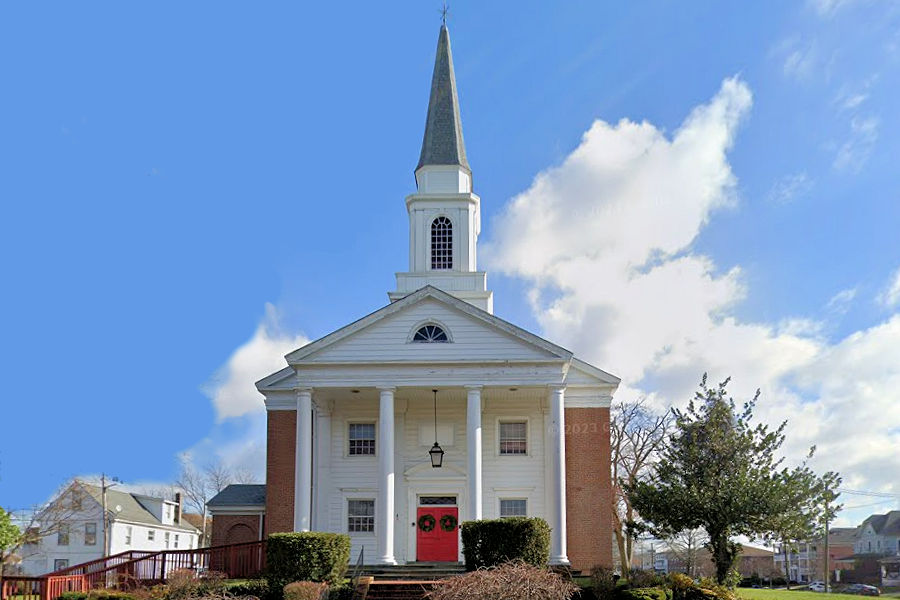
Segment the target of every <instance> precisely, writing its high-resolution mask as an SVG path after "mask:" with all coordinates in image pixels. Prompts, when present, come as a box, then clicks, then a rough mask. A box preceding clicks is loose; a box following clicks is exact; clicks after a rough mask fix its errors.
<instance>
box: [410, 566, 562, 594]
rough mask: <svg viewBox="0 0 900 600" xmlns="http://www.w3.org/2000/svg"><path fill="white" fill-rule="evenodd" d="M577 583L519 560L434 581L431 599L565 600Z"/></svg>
mask: <svg viewBox="0 0 900 600" xmlns="http://www.w3.org/2000/svg"><path fill="white" fill-rule="evenodd" d="M576 591H578V586H576V585H575V584H573V583H572V582H570V581H566V580H565V579H563V577H562V576H560V575H557V574H556V573H554V572H552V571H550V570H549V569H547V568H539V567H534V566H532V565H528V564H526V563H524V562H522V561H515V562H508V563H506V564H503V565H500V566H498V567H492V568H489V569H480V570H478V571H472V572H471V573H466V574H465V575H461V576H459V577H450V578H449V579H445V580H443V581H439V582H437V583H436V584H435V587H434V589H433V590H432V591H430V592H428V594H427V596H428V598H430V599H431V600H520V599H522V600H569V599H570V598H572V596H573V595H575V592H576Z"/></svg>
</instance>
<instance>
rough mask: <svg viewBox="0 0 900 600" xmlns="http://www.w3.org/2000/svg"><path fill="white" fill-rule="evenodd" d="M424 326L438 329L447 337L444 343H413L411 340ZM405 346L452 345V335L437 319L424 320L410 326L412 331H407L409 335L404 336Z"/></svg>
mask: <svg viewBox="0 0 900 600" xmlns="http://www.w3.org/2000/svg"><path fill="white" fill-rule="evenodd" d="M426 325H434V326H435V327H440V328H441V329H442V330H443V331H444V335H446V336H447V341H446V342H414V341H413V339H414V338H415V337H416V334H417V333H418V332H419V330H420V329H422V328H423V327H425V326H426ZM406 343H407V344H428V343H432V344H452V343H453V334H452V333H451V332H450V328H449V327H447V326H446V325H445V324H444V323H442V322H441V321H438V320H437V319H425V320H424V321H419V322H418V323H416V324H415V325H413V326H412V329H410V330H409V335H407V336H406Z"/></svg>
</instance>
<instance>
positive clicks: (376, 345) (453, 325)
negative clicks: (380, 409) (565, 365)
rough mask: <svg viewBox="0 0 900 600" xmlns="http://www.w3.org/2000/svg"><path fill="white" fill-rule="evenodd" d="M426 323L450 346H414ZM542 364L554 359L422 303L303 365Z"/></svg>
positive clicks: (479, 323)
mask: <svg viewBox="0 0 900 600" xmlns="http://www.w3.org/2000/svg"><path fill="white" fill-rule="evenodd" d="M428 322H435V323H438V324H440V325H443V326H444V327H445V328H446V329H447V331H448V333H449V335H450V337H451V339H452V340H453V341H452V342H451V343H446V344H443V343H436V344H413V343H409V339H410V338H411V336H412V333H413V331H414V329H415V328H417V327H418V326H419V325H422V324H424V323H428ZM498 357H502V358H503V359H504V360H547V359H553V358H557V357H555V356H553V355H552V354H550V353H549V352H547V351H546V350H544V349H542V348H539V347H537V346H535V345H533V344H531V343H528V342H526V341H524V340H522V339H519V338H517V337H515V336H513V335H510V334H508V333H506V332H504V331H501V330H499V329H497V328H496V327H493V326H491V325H489V324H488V323H485V322H484V321H481V320H479V319H476V318H474V317H472V316H470V315H467V314H465V313H463V312H462V311H459V310H457V309H456V308H454V307H452V306H448V305H447V304H444V303H442V302H438V301H437V300H434V299H432V298H426V299H424V300H422V301H421V302H419V303H417V304H414V305H412V306H409V307H407V308H406V309H404V310H402V311H400V312H398V313H397V314H393V315H390V316H388V317H385V318H384V319H382V320H380V321H378V322H376V323H373V324H372V325H370V326H369V327H367V328H365V329H363V330H361V331H358V332H356V333H355V334H354V335H352V336H350V337H348V338H345V339H343V340H340V341H338V342H336V343H334V344H333V345H331V346H327V347H325V348H323V349H322V350H320V351H319V352H316V353H315V354H313V355H311V356H309V357H307V358H305V359H304V362H356V361H360V362H372V361H403V360H406V361H446V360H496V359H497V358H498Z"/></svg>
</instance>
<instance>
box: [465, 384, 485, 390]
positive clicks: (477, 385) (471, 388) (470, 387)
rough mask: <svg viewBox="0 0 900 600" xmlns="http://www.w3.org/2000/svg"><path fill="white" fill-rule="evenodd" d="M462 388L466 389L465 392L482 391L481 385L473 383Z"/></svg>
mask: <svg viewBox="0 0 900 600" xmlns="http://www.w3.org/2000/svg"><path fill="white" fill-rule="evenodd" d="M463 387H464V388H466V389H467V390H478V391H479V392H480V391H481V390H483V389H484V386H483V385H481V384H480V383H473V384H471V385H466V386H463Z"/></svg>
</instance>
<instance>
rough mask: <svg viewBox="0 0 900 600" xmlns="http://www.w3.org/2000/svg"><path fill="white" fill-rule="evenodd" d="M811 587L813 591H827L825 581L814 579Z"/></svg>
mask: <svg viewBox="0 0 900 600" xmlns="http://www.w3.org/2000/svg"><path fill="white" fill-rule="evenodd" d="M809 589H810V591H812V592H824V591H825V582H824V581H813V582H811V583H810V584H809Z"/></svg>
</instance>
